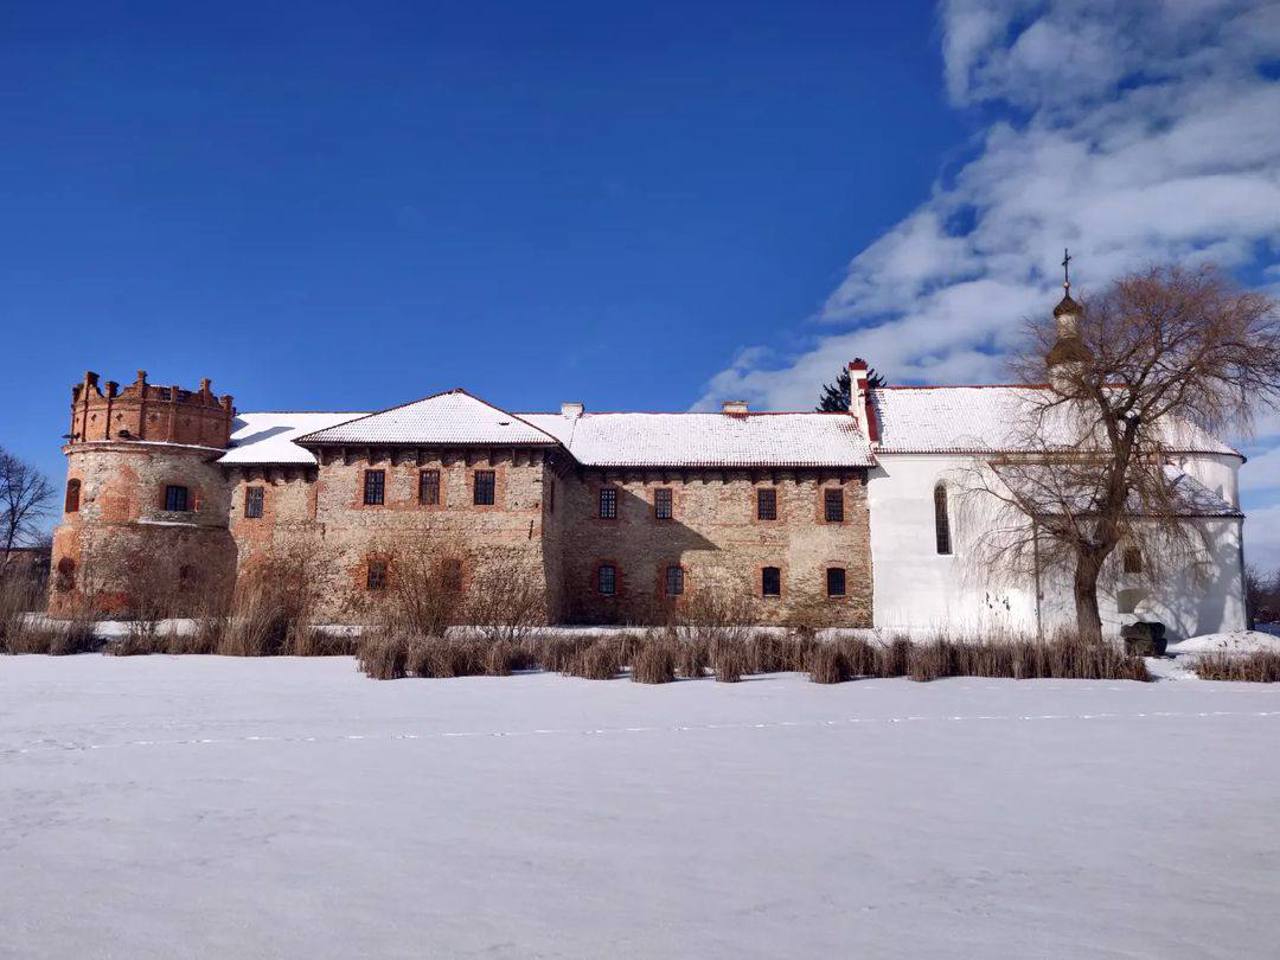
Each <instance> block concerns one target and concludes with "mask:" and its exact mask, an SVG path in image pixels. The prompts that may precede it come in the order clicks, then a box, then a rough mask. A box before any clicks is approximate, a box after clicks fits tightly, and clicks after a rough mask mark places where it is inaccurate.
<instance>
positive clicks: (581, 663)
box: [560, 640, 622, 680]
mask: <svg viewBox="0 0 1280 960" xmlns="http://www.w3.org/2000/svg"><path fill="white" fill-rule="evenodd" d="M621 670H622V664H621V662H620V661H619V660H618V650H617V645H616V644H613V643H609V642H608V641H607V640H597V641H595V642H594V643H592V644H591V645H590V646H587V647H584V648H582V649H581V650H579V651H578V652H577V653H575V654H574V655H573V656H572V657H571V658H570V659H569V662H568V663H567V664H566V665H565V667H564V668H563V669H562V670H561V671H560V672H561V673H564V674H567V675H569V676H571V677H581V678H583V679H584V680H612V679H613V678H614V677H616V676H617V675H618V673H619V672H620V671H621Z"/></svg>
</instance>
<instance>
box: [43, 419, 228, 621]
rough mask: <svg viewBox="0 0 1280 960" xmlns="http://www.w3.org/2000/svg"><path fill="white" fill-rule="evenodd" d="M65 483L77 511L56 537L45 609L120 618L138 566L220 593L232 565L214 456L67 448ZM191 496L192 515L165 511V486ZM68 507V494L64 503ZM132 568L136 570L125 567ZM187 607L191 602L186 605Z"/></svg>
mask: <svg viewBox="0 0 1280 960" xmlns="http://www.w3.org/2000/svg"><path fill="white" fill-rule="evenodd" d="M66 454H67V483H68V484H71V483H72V482H75V483H78V485H79V492H78V504H77V506H78V509H76V510H74V511H70V512H67V511H64V513H63V515H62V522H61V523H60V524H59V526H58V528H57V530H56V531H55V532H54V539H53V557H52V565H51V573H52V575H51V576H50V593H49V609H50V612H51V613H52V614H53V615H55V616H63V615H71V614H73V613H77V612H80V611H82V610H83V609H84V608H86V607H90V608H96V609H98V610H100V611H103V612H108V613H111V612H118V611H120V610H122V609H123V608H124V607H126V606H127V598H126V596H125V594H126V592H127V584H128V582H129V579H130V577H131V576H135V575H136V574H137V569H136V567H137V564H138V562H139V561H140V560H147V561H150V560H152V559H153V558H156V557H160V558H164V559H165V562H164V563H163V564H157V568H158V569H159V571H160V573H161V574H163V575H166V576H168V575H171V576H173V577H174V578H175V582H176V578H177V577H178V576H179V574H181V575H182V576H183V577H184V578H185V579H186V580H187V581H188V582H189V583H190V584H192V585H193V586H192V590H193V591H194V589H195V587H194V584H197V583H199V584H203V585H206V586H208V587H209V589H211V590H219V589H223V588H224V587H225V586H226V585H227V584H228V583H229V581H230V578H231V576H232V574H233V571H234V568H235V544H234V542H233V540H232V538H231V536H230V534H229V532H228V530H227V514H228V507H229V502H228V494H229V485H228V483H227V481H226V477H225V475H224V472H223V469H222V468H221V467H220V466H218V465H217V464H216V463H215V462H214V460H215V459H216V457H217V454H215V453H211V452H210V451H208V450H202V449H200V448H196V447H183V446H178V445H162V444H144V443H130V442H96V443H85V444H72V445H69V446H68V447H67V448H66ZM171 485H172V486H180V487H183V488H185V489H186V491H187V503H188V507H189V509H188V510H186V511H183V512H171V511H168V510H166V509H165V507H166V501H165V494H166V487H168V486H171ZM67 505H69V504H68V503H67V502H66V497H65V492H64V499H63V506H64V507H65V506H67ZM130 563H132V565H133V568H134V569H132V570H131V569H128V567H129V565H130ZM192 599H193V601H194V600H195V599H196V598H194V597H193V598H192Z"/></svg>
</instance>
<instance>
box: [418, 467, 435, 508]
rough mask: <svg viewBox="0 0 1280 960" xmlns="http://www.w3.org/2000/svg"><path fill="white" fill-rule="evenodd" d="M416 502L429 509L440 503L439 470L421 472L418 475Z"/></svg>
mask: <svg viewBox="0 0 1280 960" xmlns="http://www.w3.org/2000/svg"><path fill="white" fill-rule="evenodd" d="M418 502H419V503H421V504H425V505H426V506H429V507H434V506H436V505H437V504H438V503H439V502H440V471H439V470H422V471H420V472H419V473H418Z"/></svg>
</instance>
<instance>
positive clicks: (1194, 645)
mask: <svg viewBox="0 0 1280 960" xmlns="http://www.w3.org/2000/svg"><path fill="white" fill-rule="evenodd" d="M1166 652H1167V653H1170V654H1173V655H1175V656H1176V655H1180V654H1185V653H1193V654H1201V653H1262V652H1267V653H1280V637H1278V636H1275V635H1273V634H1270V633H1264V632H1262V631H1261V630H1231V631H1227V632H1226V633H1206V634H1204V635H1203V636H1199V637H1188V638H1187V639H1186V640H1182V641H1180V642H1178V643H1171V644H1169V646H1168V648H1167V649H1166Z"/></svg>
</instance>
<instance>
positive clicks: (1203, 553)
mask: <svg viewBox="0 0 1280 960" xmlns="http://www.w3.org/2000/svg"><path fill="white" fill-rule="evenodd" d="M878 459H879V461H880V465H879V466H878V467H877V468H875V469H874V470H872V471H871V474H870V480H869V483H868V500H869V505H870V514H871V550H872V570H873V577H874V579H875V584H874V586H875V594H874V604H875V607H874V621H875V625H876V626H877V627H880V628H883V629H885V630H887V631H898V630H901V631H904V632H908V633H912V634H915V635H920V634H928V633H931V632H935V631H940V630H946V631H948V632H950V633H953V634H981V635H990V634H991V633H993V632H999V631H1009V632H1015V633H1026V634H1034V633H1035V632H1036V630H1037V622H1039V625H1040V627H1041V628H1042V629H1043V630H1044V631H1045V632H1046V634H1047V633H1051V632H1052V631H1053V630H1055V629H1056V628H1057V627H1059V626H1062V627H1067V628H1070V627H1071V626H1072V625H1073V624H1074V622H1075V609H1074V604H1073V601H1072V598H1071V585H1070V578H1069V575H1068V574H1067V572H1066V571H1051V570H1046V571H1043V572H1042V575H1041V595H1042V596H1041V601H1040V610H1039V613H1037V604H1036V590H1035V578H1034V576H1033V574H1031V573H1030V572H1027V573H1024V574H1013V573H1011V572H1009V571H1007V570H1004V569H997V570H994V571H993V570H991V569H990V565H989V564H988V563H985V562H984V561H983V554H982V552H981V551H979V550H978V549H976V545H975V533H976V531H975V530H974V529H973V527H974V526H976V525H977V524H978V523H979V522H980V520H978V519H977V518H978V517H980V516H981V509H980V508H977V507H975V505H974V504H973V503H972V502H971V501H970V502H966V503H964V504H963V505H962V504H961V503H960V500H961V498H960V497H959V496H958V495H957V493H958V490H960V489H962V488H963V486H964V480H963V476H964V474H965V472H966V471H969V470H972V468H973V466H974V463H975V461H974V460H973V459H972V458H968V457H963V456H957V455H946V454H885V453H881V454H879V455H878ZM1238 466H1239V460H1238V458H1234V457H1217V456H1200V457H1195V458H1188V460H1187V463H1186V465H1185V469H1186V470H1187V472H1188V473H1190V474H1191V475H1192V476H1194V477H1196V479H1198V480H1200V482H1202V483H1204V484H1205V486H1207V487H1208V488H1209V489H1210V490H1213V491H1214V492H1215V493H1217V492H1219V491H1221V496H1222V497H1223V499H1225V500H1227V501H1228V502H1230V503H1233V504H1234V503H1235V502H1236V501H1235V497H1236V495H1237V493H1236V470H1237V469H1238ZM939 482H943V483H946V484H947V485H948V489H949V491H950V497H949V502H950V520H951V539H952V553H951V554H950V555H939V554H938V552H937V539H936V531H935V523H934V488H935V486H936V485H937V484H938V483H939ZM1197 522H1198V524H1199V527H1200V530H1201V531H1202V538H1198V540H1199V542H1198V545H1197V547H1196V549H1195V550H1194V551H1193V554H1192V555H1190V556H1189V555H1188V554H1187V552H1186V551H1185V549H1184V550H1182V551H1174V550H1170V552H1169V555H1168V556H1167V557H1165V558H1163V562H1162V565H1161V569H1160V570H1159V573H1158V574H1157V575H1155V576H1153V577H1148V578H1143V577H1139V576H1134V575H1129V574H1123V573H1121V572H1120V569H1119V567H1120V564H1119V556H1118V555H1117V556H1116V557H1113V562H1112V563H1111V564H1110V565H1109V568H1108V569H1107V570H1106V571H1104V576H1103V583H1102V587H1101V589H1100V591H1099V593H1100V595H1099V604H1100V607H1101V614H1102V618H1103V622H1104V629H1105V630H1106V631H1107V632H1108V633H1118V632H1119V629H1120V627H1121V626H1122V625H1123V624H1125V623H1129V622H1133V621H1134V620H1139V619H1146V620H1159V621H1161V622H1162V623H1164V624H1165V625H1166V627H1167V628H1168V633H1169V636H1170V638H1171V639H1180V638H1182V637H1187V636H1196V635H1198V634H1203V633H1213V632H1217V631H1219V630H1235V629H1243V627H1244V625H1245V613H1244V606H1243V599H1242V589H1241V585H1242V575H1241V567H1240V520H1239V519H1237V518H1222V519H1216V518H1215V519H1211V520H1203V521H1197ZM1121 591H1132V593H1131V594H1128V595H1125V594H1122V593H1121ZM1128 600H1136V603H1134V604H1133V612H1132V613H1129V612H1125V613H1122V612H1121V611H1120V602H1121V601H1128ZM1126 606H1128V604H1127V603H1126Z"/></svg>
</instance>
